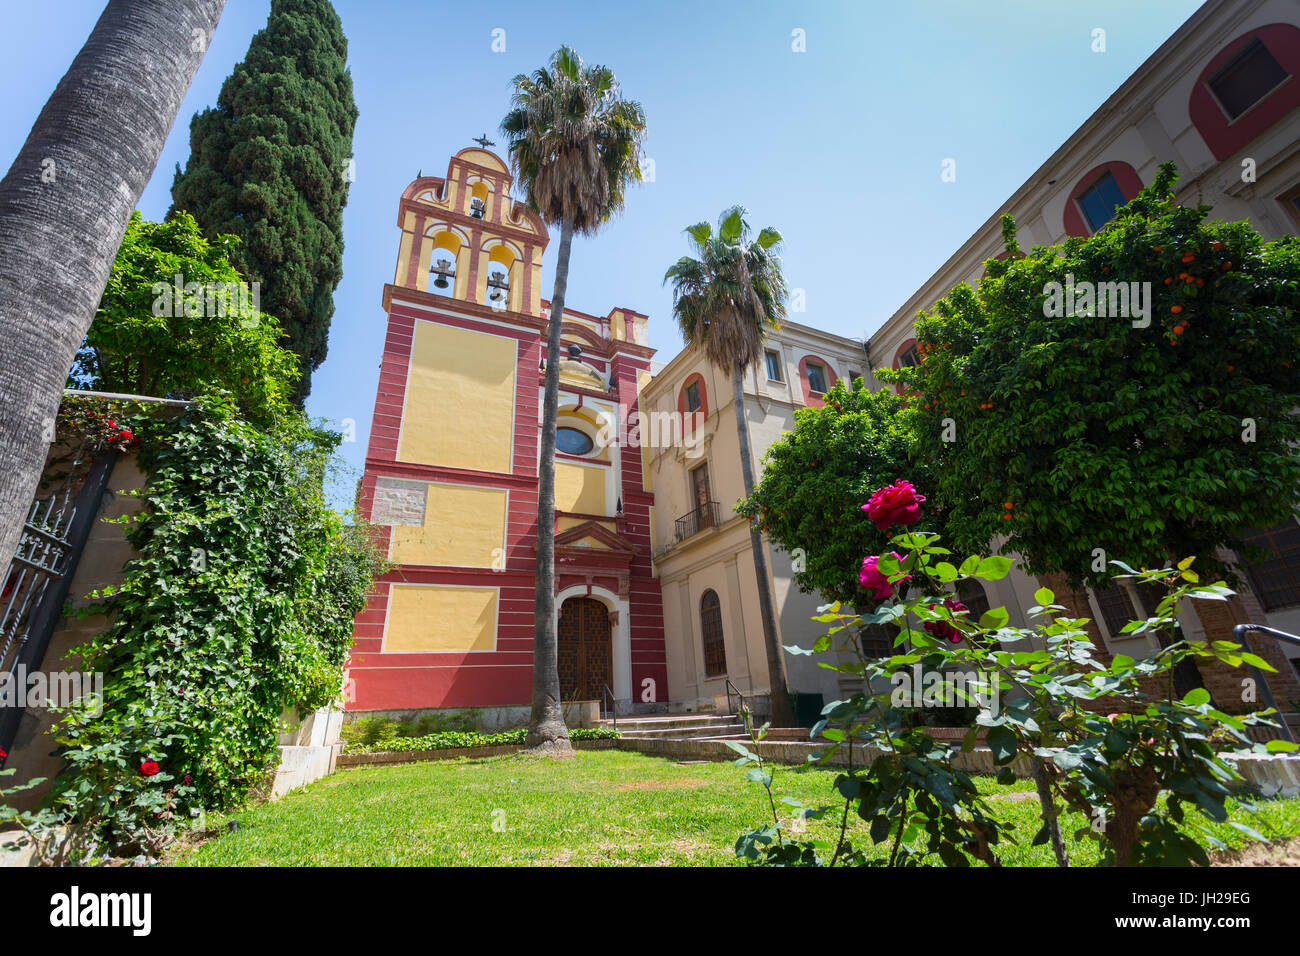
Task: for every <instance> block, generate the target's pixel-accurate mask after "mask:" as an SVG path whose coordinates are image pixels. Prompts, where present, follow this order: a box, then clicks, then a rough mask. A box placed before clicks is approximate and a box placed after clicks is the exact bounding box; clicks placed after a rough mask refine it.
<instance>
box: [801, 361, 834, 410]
mask: <svg viewBox="0 0 1300 956" xmlns="http://www.w3.org/2000/svg"><path fill="white" fill-rule="evenodd" d="M838 380H839V378H838V376H836V374H835V369H833V368H832V367H831V363H830V362H828V361H826V360H825V359H823V358H818V357H817V356H816V355H805V356H804V357H803V358H801V359H800V360H799V381H800V383H801V384H802V386H803V400H804V402H806V403H807V404H809V405H811V406H813V407H814V408H820V407H821V405H822V400H823V399H822V396H824V395H825V394H826V393H827V392H829V391H830V390H831V387H832V386H833V385H834V384H835V383H836V382H837V381H838Z"/></svg>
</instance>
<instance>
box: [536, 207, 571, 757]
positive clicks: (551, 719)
mask: <svg viewBox="0 0 1300 956" xmlns="http://www.w3.org/2000/svg"><path fill="white" fill-rule="evenodd" d="M572 246H573V224H572V223H570V222H565V223H563V224H562V225H561V226H560V256H559V259H558V260H556V263H555V290H554V292H553V293H552V294H551V319H550V323H549V324H548V326H547V329H546V391H545V394H544V395H543V397H542V450H541V457H540V460H539V461H538V463H537V591H536V594H535V596H534V601H533V706H532V712H531V713H530V714H529V716H528V737H527V739H526V740H525V745H526V746H527V747H529V748H530V749H533V750H539V751H542V752H546V753H565V752H571V751H572V750H573V747H572V745H571V744H570V743H569V731H568V729H567V728H566V727H565V726H564V704H563V701H561V699H560V671H559V663H558V648H557V646H556V644H557V641H556V634H555V430H556V422H557V420H558V418H559V409H560V323H561V322H562V321H563V320H564V296H565V293H566V292H567V291H568V286H569V250H570V248H571V247H572Z"/></svg>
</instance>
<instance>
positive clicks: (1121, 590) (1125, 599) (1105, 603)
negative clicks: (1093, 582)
mask: <svg viewBox="0 0 1300 956" xmlns="http://www.w3.org/2000/svg"><path fill="white" fill-rule="evenodd" d="M1092 596H1093V597H1095V598H1096V599H1097V609H1098V610H1099V611H1101V619H1102V621H1104V622H1105V624H1106V633H1107V634H1109V635H1110V637H1111V639H1112V640H1114V639H1115V638H1118V637H1123V636H1124V635H1123V633H1122V631H1123V629H1124V625H1125V624H1127V623H1129V622H1130V621H1134V620H1137V618H1138V617H1139V615H1138V612H1137V609H1136V608H1135V607H1134V606H1133V599H1132V598H1131V597H1129V593H1128V588H1126V587H1124V583H1123V582H1122V581H1112V582H1111V583H1110V585H1109V586H1108V587H1104V588H1094V589H1093V592H1092Z"/></svg>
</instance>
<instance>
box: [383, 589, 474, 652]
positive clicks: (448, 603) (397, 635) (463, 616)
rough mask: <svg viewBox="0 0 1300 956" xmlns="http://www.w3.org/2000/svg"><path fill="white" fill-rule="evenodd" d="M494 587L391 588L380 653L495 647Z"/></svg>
mask: <svg viewBox="0 0 1300 956" xmlns="http://www.w3.org/2000/svg"><path fill="white" fill-rule="evenodd" d="M497 593H498V592H497V589H496V588H444V587H424V586H420V585H411V584H394V585H393V587H392V590H391V591H390V592H389V595H388V626H387V627H386V628H385V629H384V650H385V651H490V650H493V649H494V648H495V647H496V625H497Z"/></svg>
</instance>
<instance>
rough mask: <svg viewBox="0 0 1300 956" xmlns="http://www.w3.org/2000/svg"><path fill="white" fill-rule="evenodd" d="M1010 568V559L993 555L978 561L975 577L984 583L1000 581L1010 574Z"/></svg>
mask: <svg viewBox="0 0 1300 956" xmlns="http://www.w3.org/2000/svg"><path fill="white" fill-rule="evenodd" d="M1011 566H1012V561H1011V559H1010V558H1004V557H1002V556H1001V555H997V554H995V555H992V556H990V557H987V558H985V559H983V560H982V561H980V563H979V567H978V568H977V569H976V571H975V576H976V577H977V578H983V579H984V580H985V581H1000V580H1002V579H1003V578H1005V577H1006V576H1007V574H1009V573H1010V571H1011Z"/></svg>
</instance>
